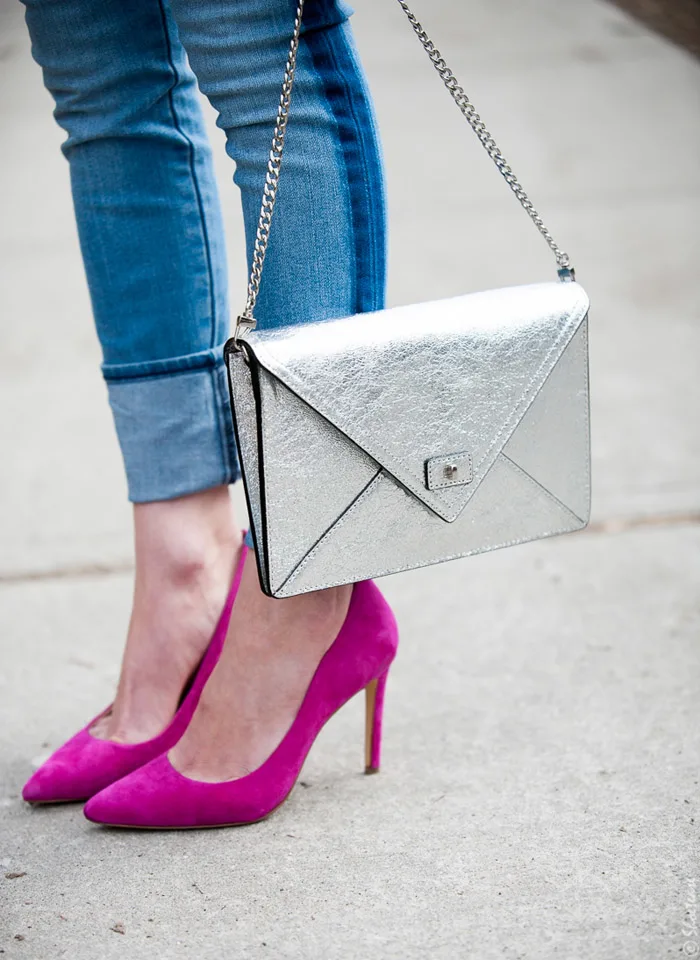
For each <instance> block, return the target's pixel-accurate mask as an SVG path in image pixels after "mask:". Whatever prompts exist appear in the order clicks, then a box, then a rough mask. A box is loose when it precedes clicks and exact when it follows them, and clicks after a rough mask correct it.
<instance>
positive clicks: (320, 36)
mask: <svg viewBox="0 0 700 960" xmlns="http://www.w3.org/2000/svg"><path fill="white" fill-rule="evenodd" d="M312 36H313V42H309V41H310V40H311V37H309V39H308V40H307V45H308V47H309V49H310V51H311V55H312V58H313V61H314V67H315V68H316V73H317V74H318V76H319V78H320V80H321V84H322V87H323V93H324V96H325V99H326V102H327V103H328V106H329V108H330V111H331V113H332V115H333V117H334V119H335V122H336V126H337V128H338V139H339V140H340V144H341V151H340V152H341V156H342V159H343V165H344V167H345V179H346V183H347V184H348V185H349V191H348V193H349V200H350V222H351V224H352V237H353V248H354V252H355V256H354V261H355V270H354V277H353V287H354V289H353V303H354V305H355V307H354V309H355V311H356V312H361V310H362V306H363V305H362V304H361V303H360V299H361V298H360V288H361V285H360V280H361V277H360V271H359V264H360V259H361V252H360V237H359V235H358V226H359V222H360V220H364V221H365V223H366V226H367V234H368V240H369V247H370V251H371V255H370V257H369V258H368V259H369V261H370V264H371V276H370V278H369V279H370V283H369V288H370V290H371V300H372V301H374V300H375V299H376V296H377V286H378V283H377V280H378V270H377V259H376V258H377V252H376V249H375V248H376V239H377V237H376V229H375V224H374V222H373V218H372V216H371V213H370V212H369V211H370V208H371V197H370V195H369V189H368V186H367V184H366V182H365V181H364V180H363V182H362V188H363V195H364V201H365V202H364V206H365V210H364V211H360V210H359V209H358V204H357V201H355V203H353V190H357V186H358V185H357V184H356V183H353V182H352V178H351V171H350V169H349V167H348V159H347V152H346V149H345V138H344V136H343V129H342V125H341V123H340V119H339V117H338V113H337V110H336V107H335V105H334V102H333V97H331V96H330V95H329V93H328V84H327V78H326V76H325V75H324V70H323V69H321V68H320V67H319V66H318V63H317V57H316V55H315V52H314V44H318V45H319V46H323V47H324V49H325V53H326V55H327V56H328V58H329V60H330V62H331V64H332V66H333V69H334V70H335V74H336V78H337V82H338V86H339V88H340V89H341V90H342V94H343V99H344V101H345V103H346V105H347V110H348V113H349V115H350V118H351V120H352V122H353V125H354V127H355V131H356V134H357V139H356V143H357V147H358V151H359V154H360V162H361V164H362V167H363V169H364V170H368V169H369V163H368V153H367V149H366V143H365V137H364V134H363V129H362V124H361V123H360V120H359V118H358V115H357V110H356V105H355V103H354V102H353V97H352V91H351V89H350V86H349V85H348V83H347V81H346V79H345V77H344V74H343V71H342V70H341V68H340V63H339V59H338V56H337V51H336V50H335V47H334V46H333V44H332V43H331V41H330V38H329V37H328V36H327V31H318V32H314V33H313V34H312ZM363 214H364V216H363ZM358 254H359V255H358Z"/></svg>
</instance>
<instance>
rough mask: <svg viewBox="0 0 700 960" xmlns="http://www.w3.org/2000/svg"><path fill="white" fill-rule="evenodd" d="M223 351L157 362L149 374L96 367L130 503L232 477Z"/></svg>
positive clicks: (197, 488) (178, 494) (236, 469)
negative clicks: (105, 394)
mask: <svg viewBox="0 0 700 960" xmlns="http://www.w3.org/2000/svg"><path fill="white" fill-rule="evenodd" d="M222 349H223V348H221V347H219V348H218V349H215V350H213V351H210V352H208V355H206V356H205V355H202V354H199V355H195V356H193V357H190V358H188V357H181V358H175V359H174V360H171V361H159V362H157V363H156V364H153V366H154V367H155V368H156V369H155V370H154V371H153V372H152V373H151V374H150V375H149V374H145V375H144V374H141V375H138V374H137V375H136V376H134V375H132V376H125V374H126V373H127V372H132V371H133V373H135V372H136V371H135V369H134V368H136V366H137V365H136V364H134V365H133V366H132V365H131V364H128V365H123V364H120V365H119V366H118V367H117V366H112V365H109V364H105V365H104V366H103V373H104V376H105V380H106V381H107V390H108V394H109V402H110V406H111V407H112V413H113V415H114V422H115V425H116V428H117V436H118V438H119V444H120V446H121V449H122V455H123V457H124V464H125V467H126V477H127V484H128V488H129V500H131V501H132V502H133V503H147V502H150V501H153V500H172V499H173V498H175V497H182V496H185V495H186V494H189V493H196V492H198V491H200V490H208V489H210V488H211V487H217V486H220V485H223V484H229V483H234V482H235V481H236V480H238V479H239V477H240V468H239V465H238V460H237V457H236V452H235V442H234V437H233V426H232V421H231V408H230V400H229V391H228V383H227V378H226V376H227V375H226V369H225V366H224V363H223V356H222ZM166 363H167V364H168V365H169V366H170V367H171V369H170V370H169V371H167V372H161V370H160V369H158V368H159V367H162V366H163V365H164V364H166ZM139 366H142V365H139ZM129 367H131V368H132V369H131V371H129V370H128V368H129ZM193 367H194V369H193Z"/></svg>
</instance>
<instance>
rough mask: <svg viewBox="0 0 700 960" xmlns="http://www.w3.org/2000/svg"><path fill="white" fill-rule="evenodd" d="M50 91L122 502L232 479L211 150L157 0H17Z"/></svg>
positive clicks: (222, 261) (191, 82)
mask: <svg viewBox="0 0 700 960" xmlns="http://www.w3.org/2000/svg"><path fill="white" fill-rule="evenodd" d="M24 2H25V5H26V19H27V24H28V27H29V31H30V34H31V38H32V50H33V54H34V57H35V59H36V60H37V61H38V63H39V64H40V65H41V67H42V69H43V73H44V80H45V84H46V86H47V88H48V89H49V91H50V92H51V93H52V95H53V97H54V99H55V102H56V110H55V117H56V120H57V122H58V123H59V124H60V125H61V126H62V127H63V128H64V130H65V131H66V133H67V135H68V136H67V139H66V141H65V143H64V145H63V150H64V153H65V155H66V157H67V159H68V162H69V165H70V175H71V185H72V191H73V199H74V205H75V212H76V218H77V222H78V230H79V235H80V242H81V248H82V253H83V258H84V262H85V269H86V273H87V279H88V284H89V288H90V294H91V298H92V304H93V312H94V316H95V323H96V327H97V332H98V336H99V339H100V343H101V346H102V351H103V357H104V363H103V372H104V376H105V379H106V381H107V385H108V392H109V398H110V403H111V405H112V409H113V413H114V417H115V423H116V427H117V433H118V436H119V440H120V444H121V447H122V452H123V455H124V461H125V466H126V472H127V479H128V485H129V496H130V499H132V500H134V501H144V500H160V499H169V498H171V497H175V496H179V495H182V494H185V493H190V492H193V491H195V490H200V489H205V488H207V487H211V486H215V485H218V484H221V483H226V482H232V481H233V480H235V479H236V478H237V476H238V472H237V470H238V468H237V462H236V457H235V451H234V447H233V440H232V435H231V426H230V416H229V410H228V397H227V389H226V384H225V375H224V370H223V364H222V356H221V346H222V344H223V342H224V341H225V339H226V337H227V334H228V314H229V311H228V303H227V290H226V256H225V249H224V237H223V226H222V222H221V215H220V211H219V205H218V197H217V193H216V186H215V180H214V176H213V170H212V162H211V153H210V148H209V145H208V143H207V139H206V134H205V131H204V125H203V121H202V117H201V113H200V109H199V102H198V99H197V94H196V81H195V78H194V75H193V74H192V71H191V69H190V68H189V66H188V64H187V60H186V56H185V53H184V50H183V48H182V45H181V43H180V41H179V38H178V36H177V30H176V28H175V25H174V23H173V20H172V16H171V14H170V12H169V9H168V7H167V6H166V4H165V2H164V0H24Z"/></svg>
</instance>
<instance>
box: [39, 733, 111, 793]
mask: <svg viewBox="0 0 700 960" xmlns="http://www.w3.org/2000/svg"><path fill="white" fill-rule="evenodd" d="M91 739H92V738H91V737H90V736H89V734H87V732H86V731H84V730H83V731H81V732H80V733H79V734H76V736H75V737H73V738H72V739H71V740H69V741H68V742H67V743H64V744H63V746H62V747H59V749H58V750H56V752H55V753H53V754H52V755H51V756H50V757H49V758H48V760H46V761H45V762H44V763H42V765H41V766H40V767H39V769H38V770H37V771H36V772H35V773H33V774H32V776H31V777H30V778H29V780H27V782H26V783H25V785H24V787H23V789H22V798H23V799H24V800H26V801H27V803H70V802H78V801H81V800H86V799H87V798H88V797H89V796H90V795H91V794H92V793H94V792H95V789H99V788H100V786H99V784H100V781H101V779H102V774H103V772H104V771H103V769H102V767H103V765H102V764H97V765H96V764H95V757H94V750H91V749H90V744H89V743H88V742H87V741H88V740H91Z"/></svg>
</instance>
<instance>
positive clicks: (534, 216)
mask: <svg viewBox="0 0 700 960" xmlns="http://www.w3.org/2000/svg"><path fill="white" fill-rule="evenodd" d="M397 3H398V4H399V6H400V7H401V9H402V10H403V12H404V13H405V14H406V16H407V17H408V19H409V21H410V23H411V26H412V27H413V29H414V31H415V33H416V36H417V37H418V39H419V40H420V42H421V43H422V44H423V48H424V49H425V52H426V53H427V54H428V56H429V57H430V60H431V62H432V64H433V66H434V67H435V69H436V70H437V72H438V74H439V75H440V77H441V79H442V82H443V83H444V84H445V86H446V87H447V89H448V90H449V92H450V94H451V96H452V99H453V100H454V101H455V103H456V104H457V106H458V107H459V109H460V110H461V112H462V114H463V116H464V118H465V119H466V121H467V123H468V124H469V126H470V127H471V128H472V130H473V131H474V133H475V134H476V135H477V137H478V138H479V140H480V141H481V145H482V146H483V148H484V150H486V152H487V153H488V155H489V156H490V157H491V159H492V160H493V162H494V163H495V165H496V167H497V168H498V171H499V172H500V174H501V176H502V177H503V179H504V180H505V181H506V183H507V184H508V186H509V187H510V189H511V190H512V191H513V193H514V194H515V196H516V197H517V198H518V200H519V201H520V205H521V206H522V208H523V210H524V211H525V213H527V215H528V216H529V217H530V219H531V220H532V222H533V223H534V224H535V226H536V227H537V229H538V230H539V231H540V233H541V234H542V236H543V237H544V239H545V241H546V242H547V245H548V246H549V249H550V250H551V251H552V253H553V254H554V256H555V257H556V261H557V264H558V266H559V269H560V270H562V271H564V272H566V271H569V272H571V273H573V267H572V265H571V260H570V259H569V255H568V253H565V252H564V251H563V250H562V249H561V248H560V247H559V246H558V244H557V243H556V242H555V240H554V237H553V236H552V234H551V233H550V232H549V230H548V229H547V227H546V226H545V225H544V221H543V220H542V217H541V216H540V215H539V213H538V212H537V210H535V207H534V205H533V203H532V200H530V198H529V197H528V195H527V194H526V193H525V191H524V189H523V187H522V184H521V183H520V181H519V180H518V178H517V177H516V176H515V174H514V173H513V171H512V170H511V168H510V166H509V164H508V162H507V160H506V158H505V157H504V156H503V154H502V153H501V151H500V150H499V148H498V145H497V144H496V141H495V140H494V139H493V137H492V136H491V134H490V133H489V131H488V130H487V129H486V126H485V125H484V122H483V120H482V119H481V117H480V116H479V114H478V113H477V112H476V107H475V106H474V104H473V103H472V102H471V100H470V99H469V97H468V96H467V94H466V93H465V92H464V88H463V87H461V86H460V85H459V83H458V82H457V78H456V77H455V75H454V74H453V73H452V71H451V70H450V68H449V67H448V66H447V63H446V62H445V59H444V57H443V56H442V54H441V53H440V51H439V50H438V49H437V47H436V46H435V44H434V43H433V41H432V40H431V39H430V37H429V36H428V34H427V33H426V32H425V30H424V29H423V27H422V26H421V24H420V23H419V22H418V20H417V19H416V17H415V14H414V13H413V12H412V11H411V9H410V7H409V6H408V4H407V3H406V0H397Z"/></svg>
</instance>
